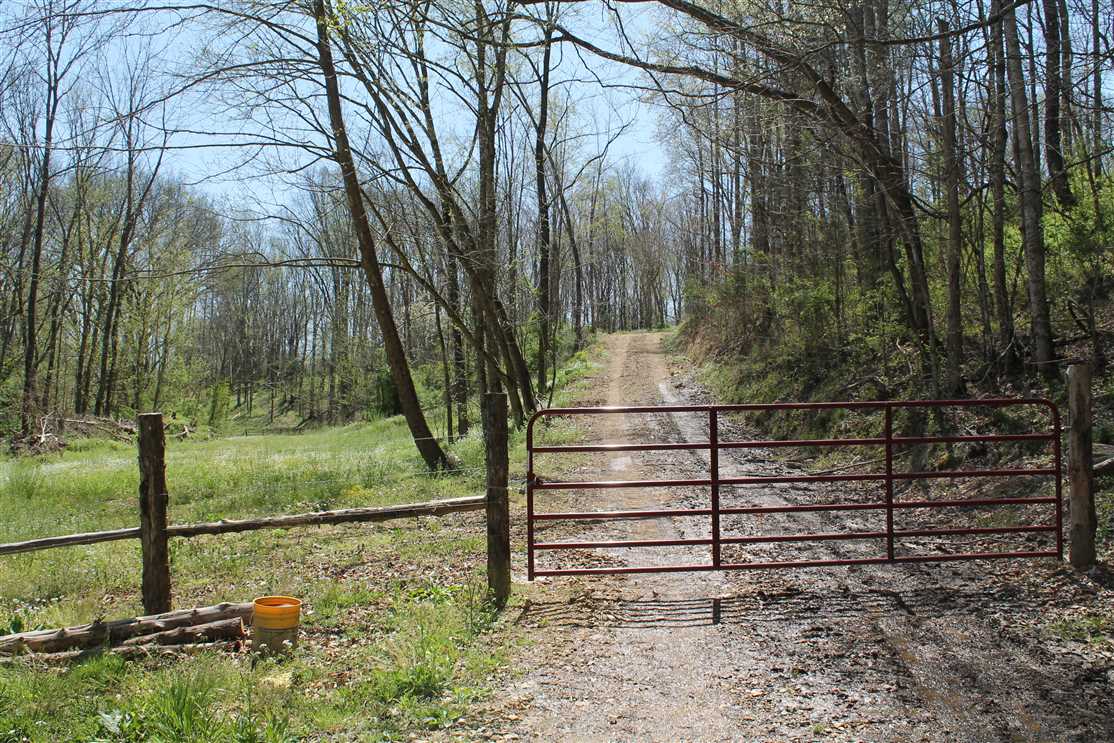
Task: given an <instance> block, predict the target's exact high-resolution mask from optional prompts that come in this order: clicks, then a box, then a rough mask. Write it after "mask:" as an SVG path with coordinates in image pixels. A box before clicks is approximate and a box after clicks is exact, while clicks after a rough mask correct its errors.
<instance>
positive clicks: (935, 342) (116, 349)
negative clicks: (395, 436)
mask: <svg viewBox="0 0 1114 743" xmlns="http://www.w3.org/2000/svg"><path fill="white" fill-rule="evenodd" d="M595 5H596V4H595V3H575V2H548V3H546V2H540V1H538V2H525V3H523V2H509V1H508V0H493V1H490V2H489V1H488V0H478V1H477V2H472V3H457V2H444V1H443V0H404V1H403V2H386V1H385V0H384V1H383V2H371V3H365V4H360V5H358V6H356V5H350V4H335V3H332V2H328V1H327V0H307V1H306V2H297V3H293V2H287V1H285V0H232V1H231V2H227V3H222V4H220V5H196V4H182V5H181V6H180V7H173V4H169V6H168V4H159V5H157V6H156V5H147V4H145V3H143V2H133V3H127V2H123V1H122V0H121V1H120V2H104V1H95V0H29V1H27V2H21V3H16V4H14V5H9V6H6V8H5V10H4V11H0V18H2V25H0V51H3V55H2V57H0V126H2V127H3V129H2V131H0V181H2V191H0V275H2V276H3V277H4V279H3V282H2V287H3V288H2V289H0V395H2V396H3V405H4V410H5V425H7V426H9V427H11V428H13V429H18V430H19V431H21V432H22V433H23V434H24V435H27V434H29V433H31V432H32V431H33V430H34V429H35V428H36V426H40V425H43V421H44V420H46V419H48V418H50V417H51V416H54V417H56V418H59V417H60V418H64V417H65V416H66V415H68V414H70V413H75V414H78V415H83V414H95V415H103V416H126V415H131V414H133V413H135V412H136V411H139V410H145V409H151V408H155V407H163V408H174V407H180V408H181V409H182V410H187V409H188V410H190V411H191V414H192V415H195V416H199V417H205V415H206V414H205V412H204V411H206V410H208V411H209V415H210V416H212V414H213V411H214V410H215V408H218V407H222V406H216V405H214V404H213V403H214V401H215V400H217V398H218V397H219V396H220V395H227V397H228V403H229V405H230V406H231V407H232V408H233V409H234V410H236V411H238V412H241V413H244V414H247V415H255V416H262V415H266V418H267V419H268V420H274V419H276V418H280V417H283V416H286V417H287V418H288V419H294V420H296V421H298V422H301V423H304V422H307V421H321V422H343V421H349V420H353V419H357V418H359V417H361V416H364V415H368V414H377V413H379V412H383V413H394V412H399V413H402V414H403V415H404V416H405V417H406V420H407V423H408V425H409V427H410V430H411V432H412V434H413V436H414V439H415V444H416V446H417V447H418V449H419V450H420V452H421V455H422V456H423V458H424V459H425V461H426V462H427V464H428V465H429V466H430V467H431V468H440V467H447V466H451V463H450V462H449V459H448V458H447V457H446V455H445V452H444V449H443V447H442V443H443V442H442V441H439V440H438V437H437V436H435V435H434V430H433V427H431V425H430V422H429V420H428V418H429V416H430V415H436V416H437V417H438V420H439V421H440V425H442V426H443V428H444V430H445V432H446V434H447V437H446V438H448V439H450V440H451V439H452V438H454V437H456V436H459V435H462V434H464V433H466V432H467V430H468V429H469V427H470V424H471V421H473V420H475V419H476V413H475V411H474V409H473V408H474V406H475V401H476V400H477V399H478V398H477V397H476V396H477V395H478V394H482V393H484V392H486V391H494V390H501V391H505V392H506V393H507V394H508V399H509V401H510V409H511V411H512V415H513V417H514V418H515V419H516V420H517V421H523V420H525V418H526V417H527V416H529V415H530V414H531V413H532V412H533V411H535V410H536V409H538V407H539V406H542V405H544V404H545V401H546V400H547V398H548V395H549V393H550V391H551V389H552V387H553V384H554V380H555V374H556V369H557V368H558V366H559V363H560V360H561V358H563V357H564V356H566V355H568V354H569V353H572V352H575V351H577V350H579V349H581V348H583V347H584V345H585V343H586V342H587V340H588V334H589V332H590V331H591V330H605V331H606V330H616V329H630V328H643V327H657V326H661V325H664V324H667V323H670V322H673V321H675V320H679V319H682V318H688V319H689V320H691V321H692V322H693V323H695V324H697V325H701V326H704V327H705V328H706V330H705V332H706V333H707V334H709V335H710V337H714V338H715V342H716V343H717V344H718V345H719V346H720V347H721V348H722V349H726V350H725V351H724V352H732V353H751V352H754V351H755V350H756V349H763V352H764V353H769V354H770V355H771V357H774V358H777V359H781V360H785V359H789V360H790V361H791V362H792V363H794V364H796V365H797V366H798V367H800V368H802V369H804V370H805V371H806V372H808V373H811V374H816V375H819V374H823V373H824V372H825V370H826V369H829V368H831V366H832V364H833V361H835V362H838V363H853V364H859V365H862V364H864V363H869V360H870V359H871V358H877V357H878V356H879V355H882V357H883V358H886V359H888V360H893V359H895V358H898V357H897V356H895V355H894V351H895V349H911V351H910V354H909V355H908V359H909V363H910V364H912V365H913V367H915V368H912V369H911V371H910V374H909V377H910V378H911V379H913V380H914V386H915V387H916V388H917V390H918V392H927V393H931V394H937V395H953V394H965V393H967V392H968V385H969V383H970V382H971V380H972V378H974V377H975V376H976V375H977V377H978V378H980V379H985V378H987V376H988V375H991V376H1002V377H1013V378H1033V377H1037V376H1041V375H1043V376H1045V377H1048V376H1050V375H1052V374H1053V373H1054V371H1055V362H1056V359H1057V357H1058V355H1059V353H1060V352H1059V350H1058V349H1060V348H1061V347H1062V345H1063V344H1064V343H1065V342H1066V341H1068V340H1078V339H1080V338H1082V339H1085V340H1087V341H1088V342H1089V343H1090V344H1091V347H1092V348H1093V353H1094V356H1095V357H1096V361H1099V362H1100V363H1102V362H1104V359H1103V358H1102V344H1101V342H1100V340H1099V339H1100V336H1101V334H1102V332H1103V327H1102V322H1101V320H1102V318H1101V317H1100V316H1099V314H1098V313H1099V309H1098V308H1099V307H1101V306H1102V302H1103V301H1104V298H1105V295H1106V293H1107V292H1108V290H1109V276H1110V268H1111V266H1110V264H1111V251H1110V245H1111V241H1112V237H1114V235H1112V234H1111V224H1110V223H1111V221H1112V220H1114V204H1112V200H1114V187H1112V185H1111V179H1110V176H1109V167H1110V166H1109V144H1108V142H1109V136H1108V135H1109V129H1110V127H1109V114H1110V108H1109V105H1108V103H1107V101H1108V100H1109V98H1110V95H1109V94H1108V93H1107V91H1106V86H1107V85H1108V82H1107V81H1108V80H1109V79H1110V75H1109V71H1110V67H1111V64H1112V63H1114V58H1112V52H1111V45H1110V38H1111V28H1110V24H1111V22H1112V21H1111V17H1110V14H1109V13H1108V12H1107V11H1108V10H1109V8H1104V7H1103V6H1102V4H1101V3H1099V2H1098V0H1082V1H1081V2H1069V0H1042V1H1041V2H1040V3H1037V2H1035V1H1034V2H1028V3H1025V2H1021V3H1018V2H1011V3H1002V2H999V0H993V2H989V4H988V5H984V4H983V3H980V2H975V3H964V4H960V3H906V4H900V3H895V2H893V0H856V1H855V2H846V3H844V2H832V3H829V4H821V5H815V4H810V5H807V6H785V5H784V4H782V3H771V4H768V5H766V4H763V3H750V4H745V5H742V4H737V3H718V2H689V1H688V0H654V1H652V2H651V1H647V2H640V3H625V2H619V3H613V4H612V5H610V6H604V5H600V6H599V7H598V8H597V7H594V6H595ZM585 6H593V7H594V9H593V11H592V12H591V13H589V12H585V11H584V7H585ZM600 8H603V9H604V13H605V15H608V14H609V17H610V18H612V19H613V20H614V21H615V23H613V24H611V26H610V28H611V30H610V31H609V32H604V31H601V30H600V28H598V27H593V28H592V29H591V30H590V31H589V30H587V29H588V28H589V22H590V20H591V18H593V17H595V18H597V19H598V17H599V16H600V13H599V12H598V11H599V10H600ZM593 13H594V15H593ZM632 13H644V15H643V20H642V21H640V22H639V23H634V24H632V23H628V22H626V21H630V20H631V18H632ZM646 18H649V19H651V20H649V21H647V20H645V19H646ZM635 27H640V28H642V30H643V32H642V33H640V34H639V33H636V32H635V31H631V35H630V36H628V35H627V31H628V30H629V29H632V28H635ZM647 28H649V31H650V32H649V33H646V32H645V31H646V30H647ZM181 29H188V30H189V38H190V39H193V40H195V41H194V42H193V43H192V46H191V47H190V49H189V54H188V64H187V63H186V62H184V61H183V54H182V52H181V50H180V49H179V50H178V52H176V54H175V55H170V56H168V52H167V51H166V49H168V48H170V47H171V46H172V44H171V42H168V41H166V39H167V38H168V37H170V38H173V37H175V36H177V34H178V33H179V31H180V30H181ZM581 29H585V30H581ZM573 53H575V54H579V55H582V57H583V58H585V59H587V60H588V62H587V64H588V67H589V68H591V66H592V65H593V64H595V63H597V62H598V63H600V64H603V65H611V67H609V68H608V69H630V70H640V71H641V73H642V77H640V78H638V82H635V83H631V82H625V83H623V85H626V86H627V87H632V86H633V87H635V88H638V92H639V93H640V94H641V95H642V96H643V98H645V99H646V100H648V101H651V102H652V103H653V104H654V105H656V106H657V108H658V111H659V112H660V115H659V125H660V132H659V141H660V143H661V147H662V149H663V150H664V151H665V153H666V154H667V156H668V162H669V165H668V168H667V169H666V171H665V172H664V173H663V174H662V178H661V179H660V180H655V179H654V178H652V177H650V176H648V175H647V174H645V173H644V172H643V170H642V169H640V168H639V166H638V164H636V163H630V162H624V161H622V160H620V159H619V158H618V157H617V156H616V155H615V154H614V153H613V152H612V145H613V144H614V142H615V141H616V140H617V138H618V137H619V136H621V135H622V134H623V132H624V130H625V129H626V128H627V127H628V126H629V124H630V122H618V123H615V122H614V121H610V120H608V121H600V120H599V119H600V116H599V112H598V110H596V109H594V108H593V107H592V106H591V105H589V103H588V99H589V98H590V94H589V93H586V92H585V91H586V90H587V87H586V84H585V83H583V82H582V81H578V80H577V75H575V74H570V72H569V70H570V64H572V63H570V62H569V61H568V59H569V58H570V57H571V55H572V54H573ZM601 79H603V77H602V76H601ZM604 81H605V82H606V80H604ZM183 101H184V102H185V103H183ZM199 101H203V102H204V104H205V106H207V108H206V109H205V110H206V112H207V116H206V117H202V118H203V119H204V121H205V122H206V123H205V124H203V125H201V124H198V123H197V117H193V118H191V117H190V116H189V115H188V112H184V111H183V108H188V107H189V106H191V105H194V104H197V105H200V104H199V103H197V102H199ZM198 143H200V144H198ZM217 144H220V145H221V146H222V147H224V148H225V149H223V150H221V151H222V152H231V153H234V154H232V155H230V156H229V160H230V161H229V162H228V163H227V169H228V171H229V172H233V173H236V174H238V175H239V177H242V178H244V179H245V180H250V179H251V178H257V179H259V178H266V179H267V180H268V182H269V183H281V184H282V186H283V189H284V193H283V195H282V197H281V198H280V199H279V202H280V203H278V204H275V205H268V204H264V203H251V204H244V203H239V202H236V201H234V200H233V199H231V198H228V197H224V196H215V195H214V194H213V192H212V191H211V190H207V189H204V188H203V187H200V186H197V185H192V184H190V183H187V182H185V180H184V179H183V177H182V176H181V175H180V174H178V173H177V171H176V170H175V167H174V163H175V162H180V161H179V160H176V158H178V157H180V156H181V153H183V152H188V150H190V149H191V148H193V147H210V146H213V147H215V146H217ZM249 193H250V191H249ZM901 358H902V359H904V358H905V356H901ZM881 391H889V392H892V390H880V392H881ZM222 405H223V403H222ZM260 406H262V408H261V407H260ZM431 411H432V412H431Z"/></svg>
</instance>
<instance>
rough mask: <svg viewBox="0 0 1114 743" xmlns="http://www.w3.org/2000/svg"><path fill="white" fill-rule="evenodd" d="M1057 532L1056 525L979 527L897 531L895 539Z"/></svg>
mask: <svg viewBox="0 0 1114 743" xmlns="http://www.w3.org/2000/svg"><path fill="white" fill-rule="evenodd" d="M1043 531H1056V525H1055V524H1050V525H1039V526H977V527H970V528H966V529H964V528H955V529H896V530H895V531H894V536H895V537H936V536H954V535H960V534H1021V533H1025V532H1043Z"/></svg>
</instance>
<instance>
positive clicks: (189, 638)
mask: <svg viewBox="0 0 1114 743" xmlns="http://www.w3.org/2000/svg"><path fill="white" fill-rule="evenodd" d="M243 638H244V620H242V619H240V618H239V617H233V618H232V619H221V620H220V621H217V622H209V623H207V624H196V625H191V626H188V627H176V628H174V629H168V630H166V631H164V632H155V633H154V634H150V635H139V636H138V637H132V638H130V639H128V640H124V642H123V645H124V646H135V645H190V644H196V643H202V642H216V641H218V640H242V639H243Z"/></svg>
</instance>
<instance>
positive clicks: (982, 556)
mask: <svg viewBox="0 0 1114 743" xmlns="http://www.w3.org/2000/svg"><path fill="white" fill-rule="evenodd" d="M1058 556H1059V553H1058V552H1056V551H1055V550H1034V551H1026V552H960V553H956V554H951V555H902V556H898V557H895V558H894V559H893V560H890V559H888V558H885V557H865V558H859V559H847V560H793V561H786V562H734V563H723V564H722V565H721V566H720V567H719V568H718V569H720V570H772V569H777V568H820V567H837V566H841V565H882V564H885V563H889V562H954V561H957V560H999V559H1009V558H1018V557H1058ZM716 569H717V568H716V567H715V566H714V565H661V566H653V565H643V566H637V567H625V568H563V569H557V570H535V571H534V575H539V576H542V575H551V576H558V575H623V574H629V573H678V572H683V571H686V570H691V571H705V570H716Z"/></svg>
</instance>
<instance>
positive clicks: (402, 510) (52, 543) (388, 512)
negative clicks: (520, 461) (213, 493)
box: [0, 495, 486, 555]
mask: <svg viewBox="0 0 1114 743" xmlns="http://www.w3.org/2000/svg"><path fill="white" fill-rule="evenodd" d="M485 502H486V501H485V498H484V496H482V495H472V496H468V497H465V498H449V499H447V500H437V501H430V502H428V503H409V504H406V505H401V506H381V507H377V508H344V509H341V510H339V511H314V512H312V513H296V514H292V515H289V516H267V517H263V518H258V519H243V520H225V521H214V522H209V523H203V524H181V525H178V526H171V527H168V528H167V530H166V533H167V535H168V536H171V537H196V536H199V535H201V534H230V533H233V532H241V531H254V530H256V529H285V528H288V527H292V526H323V525H325V524H345V523H356V522H363V523H367V522H376V521H390V520H391V519H403V518H417V517H419V516H442V515H444V514H447V513H456V512H459V511H480V510H483V508H484V507H485V505H484V504H485ZM138 537H139V528H138V527H131V528H127V529H113V530H111V531H94V532H88V533H85V534H69V535H67V536H62V537H43V538H42V539H29V540H27V541H25V542H10V543H8V544H0V555H14V554H18V553H20V552H35V551H37V550H45V549H51V548H53V547H69V546H73V545H78V544H97V543H99V542H113V541H118V540H121V539H137V538H138Z"/></svg>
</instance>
